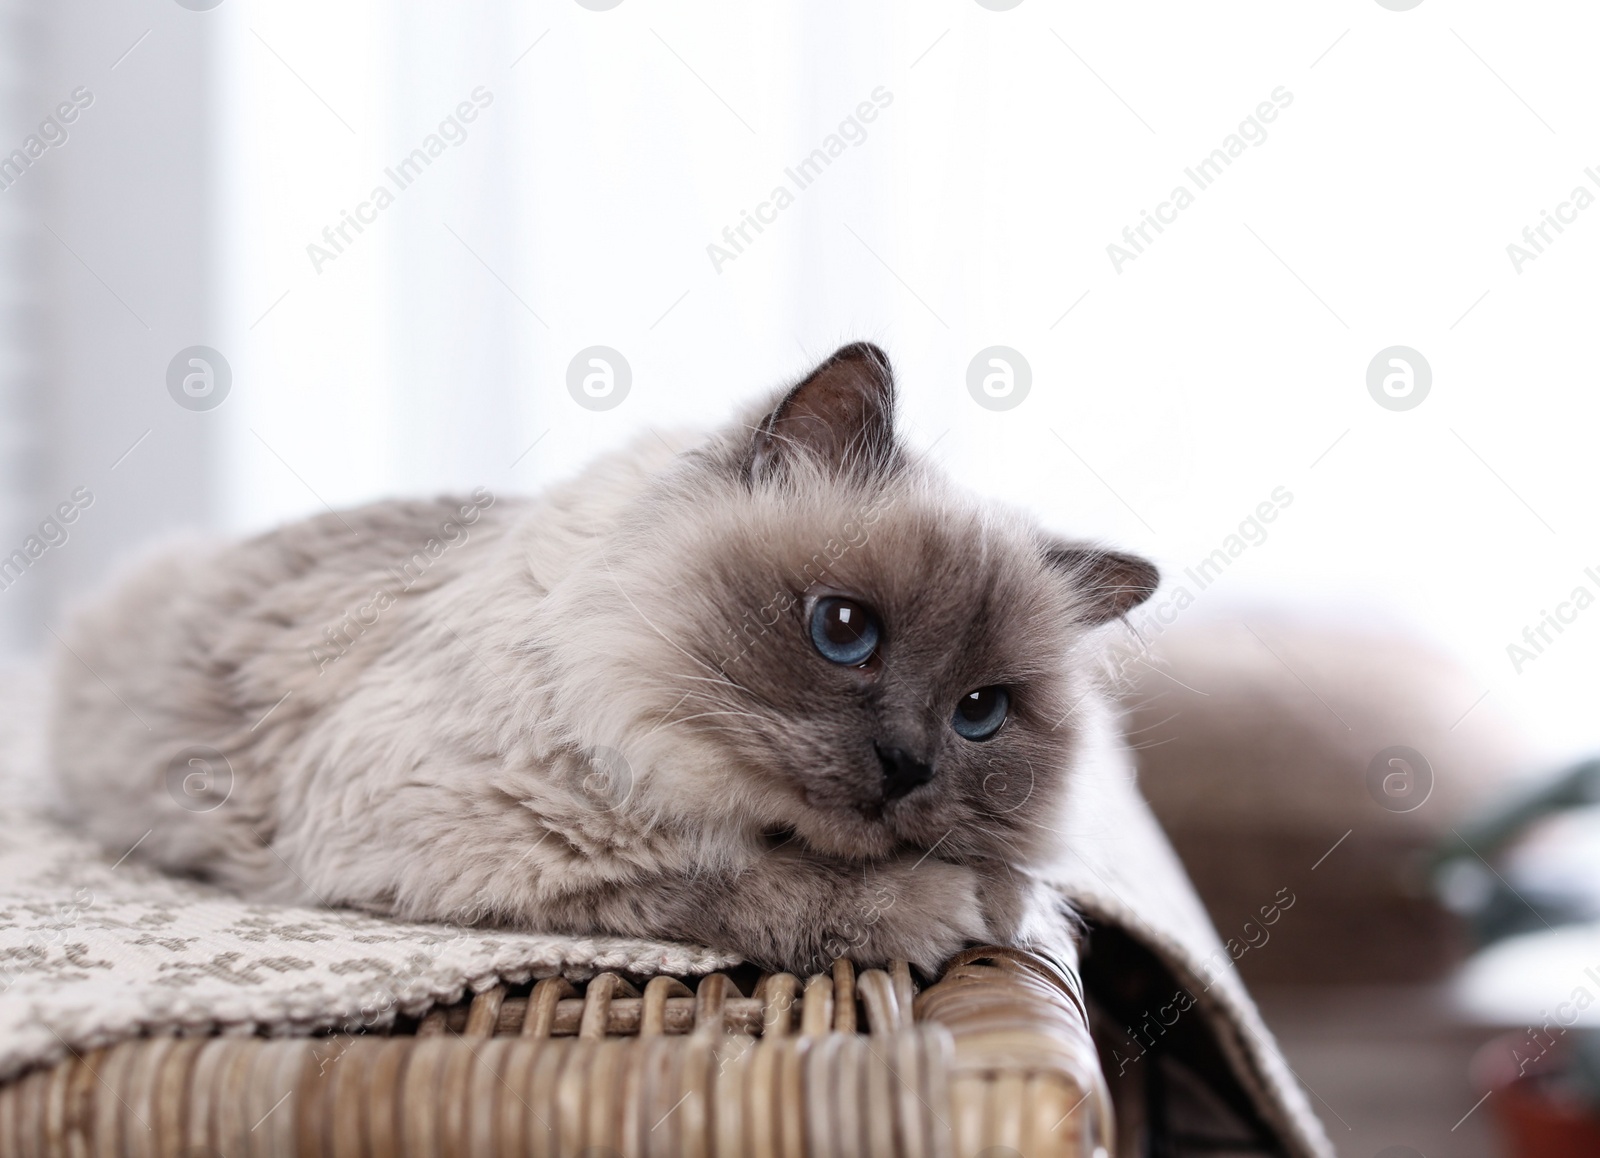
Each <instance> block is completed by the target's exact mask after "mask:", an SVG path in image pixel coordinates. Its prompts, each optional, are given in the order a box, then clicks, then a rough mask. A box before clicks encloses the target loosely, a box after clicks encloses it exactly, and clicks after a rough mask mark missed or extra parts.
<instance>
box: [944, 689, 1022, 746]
mask: <svg viewBox="0 0 1600 1158" xmlns="http://www.w3.org/2000/svg"><path fill="white" fill-rule="evenodd" d="M1010 710H1011V697H1010V696H1009V695H1007V694H1006V689H1005V688H979V689H978V690H977V691H975V692H968V693H967V694H966V695H964V696H962V697H961V699H960V700H959V701H958V702H957V703H956V714H955V715H954V716H952V717H950V726H951V727H952V728H954V729H955V730H956V735H958V736H960V737H961V738H962V739H965V740H987V739H988V738H989V737H990V736H992V735H994V734H995V733H996V732H998V731H999V730H1000V725H1001V724H1003V723H1005V722H1006V713H1007V712H1009V711H1010Z"/></svg>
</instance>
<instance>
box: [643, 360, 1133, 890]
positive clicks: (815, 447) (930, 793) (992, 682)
mask: <svg viewBox="0 0 1600 1158" xmlns="http://www.w3.org/2000/svg"><path fill="white" fill-rule="evenodd" d="M892 406H893V385H892V379H891V377H890V372H889V369H888V364H887V362H886V360H885V359H884V357H883V355H882V354H881V353H880V352H879V351H877V350H875V349H874V348H872V347H868V346H854V347H846V348H845V349H844V350H841V351H840V352H839V353H837V354H835V355H834V356H833V358H831V359H830V360H829V361H828V362H827V363H825V364H824V365H823V366H822V367H821V368H819V369H818V370H817V371H816V372H815V373H813V374H812V375H811V376H810V377H809V378H807V379H806V380H805V381H804V382H802V383H801V384H800V385H798V386H797V387H795V388H794V389H793V390H792V391H790V392H789V393H788V394H787V395H786V396H785V397H784V399H783V400H782V402H780V403H779V404H778V406H777V407H776V408H775V409H774V410H773V411H772V412H771V413H769V414H767V415H766V416H765V418H764V419H763V420H762V421H761V422H760V423H759V424H757V425H756V427H755V428H754V429H753V430H750V429H748V428H746V429H745V430H744V431H743V433H736V434H733V435H730V436H729V437H728V438H727V440H726V441H725V443H723V444H720V445H718V446H716V447H714V448H713V449H711V450H709V451H707V452H705V453H703V454H702V455H701V456H700V458H699V459H698V461H697V462H696V464H695V466H694V467H693V468H692V469H689V470H686V471H685V472H683V473H682V474H681V475H680V476H678V477H677V478H676V479H675V480H674V481H673V482H670V483H668V484H667V485H666V486H665V487H664V488H663V490H662V492H661V493H659V494H658V495H657V496H655V499H654V501H653V503H651V504H650V508H651V510H650V513H649V514H647V516H646V518H645V520H644V522H643V524H642V525H641V526H639V528H638V534H637V538H638V540H640V541H641V542H642V544H643V545H642V546H641V547H640V549H641V550H642V551H643V552H645V553H646V554H648V553H651V552H654V553H655V554H656V556H657V557H658V558H659V559H660V560H661V561H662V564H663V575H664V579H665V581H664V582H663V583H662V584H660V585H659V587H657V588H656V589H655V590H654V591H653V592H652V593H651V596H650V597H649V598H648V600H647V603H645V604H637V606H638V610H639V612H640V614H641V616H642V617H644V618H648V620H649V621H650V623H651V629H652V632H653V633H654V634H655V635H656V636H659V637H660V638H661V639H665V640H668V641H670V643H671V645H672V646H671V648H670V649H661V648H658V649H657V651H658V654H660V655H661V656H662V657H663V659H664V661H665V662H664V664H663V666H664V667H665V668H668V669H670V670H664V671H663V672H662V673H661V679H662V691H661V701H662V702H661V704H660V707H661V710H662V711H663V713H664V715H663V721H664V722H663V723H662V724H661V727H662V728H663V729H667V730H678V729H682V730H685V731H687V732H690V733H692V734H693V735H695V736H696V737H697V738H698V739H699V740H700V741H702V742H704V743H706V744H709V745H711V746H713V747H714V749H715V750H716V751H718V752H719V753H720V754H721V755H722V757H723V760H724V761H725V762H726V763H728V764H729V765H732V766H734V767H736V768H738V769H739V770H740V772H739V775H740V776H741V778H742V781H743V783H741V785H740V787H739V790H738V792H737V793H736V794H735V795H736V796H737V798H738V800H737V805H738V806H740V807H746V808H748V809H749V810H750V812H751V814H752V815H753V816H758V817H759V818H760V821H761V823H762V825H763V826H764V827H765V828H767V829H768V830H770V831H772V832H773V833H774V836H773V839H778V840H782V839H788V836H789V832H791V831H792V833H793V834H794V836H795V837H797V838H798V839H799V840H800V841H802V842H804V843H805V844H806V845H808V846H810V847H812V848H814V849H816V850H817V851H819V852H824V853H827V854H830V855H834V856H843V857H850V858H865V857H875V856H882V855H886V854H888V853H890V852H894V851H897V850H906V849H931V848H935V847H937V848H938V850H939V853H938V855H939V856H941V857H943V858H945V859H965V858H978V857H999V858H1002V859H1012V858H1021V857H1024V856H1026V855H1027V854H1028V852H1029V851H1030V846H1031V845H1032V843H1033V840H1034V838H1035V837H1036V836H1037V830H1036V826H1037V824H1038V823H1039V818H1040V817H1041V815H1043V814H1044V813H1045V812H1046V810H1047V809H1048V806H1049V803H1050V802H1051V801H1053V800H1054V799H1055V797H1056V795H1057V793H1058V791H1059V788H1060V783H1061V780H1062V776H1063V773H1064V770H1065V768H1066V766H1068V765H1069V764H1070V762H1071V760H1072V758H1073V755H1074V749H1075V747H1076V743H1077V738H1078V735H1079V730H1078V723H1079V722H1080V719H1081V710H1082V708H1083V705H1084V701H1085V699H1086V698H1087V697H1089V696H1091V695H1092V694H1093V693H1094V690H1095V688H1094V684H1093V682H1092V679H1093V677H1092V674H1091V667H1090V664H1089V662H1088V657H1087V655H1086V650H1087V649H1086V644H1085V635H1086V633H1088V632H1089V631H1091V630H1092V629H1093V628H1094V627H1095V626H1097V625H1099V624H1102V623H1104V622H1107V621H1108V620H1110V619H1113V618H1115V617H1116V616H1118V615H1120V614H1122V613H1123V612H1124V611H1126V610H1127V609H1129V608H1131V607H1133V606H1135V605H1136V604H1137V603H1139V602H1141V601H1142V600H1143V599H1144V598H1146V597H1147V596H1148V595H1149V594H1150V593H1151V591H1153V590H1154V588H1155V584H1156V581H1157V578H1156V573H1155V569H1154V568H1153V567H1151V566H1150V565H1149V564H1148V563H1145V562H1143V561H1142V560H1138V559H1133V558H1130V557H1128V556H1123V555H1116V554H1113V553H1109V552H1104V551H1099V550H1096V549H1094V548H1089V547H1085V546H1081V545H1070V544H1062V543H1059V542H1054V541H1051V540H1049V539H1047V538H1045V537H1044V536H1042V535H1041V533H1040V532H1039V531H1038V530H1037V529H1036V528H1035V527H1033V526H1032V525H1031V524H1030V523H1029V522H1027V521H1026V520H1024V519H1022V518H1021V517H1019V516H1017V515H1015V514H1013V513H1010V512H1007V511H1004V510H999V509H996V508H993V507H989V506H984V505H981V504H979V503H977V502H976V501H974V500H971V499H968V498H965V497H962V496H960V495H958V494H956V493H954V492H953V491H952V490H951V489H950V488H949V487H947V486H946V485H945V484H944V483H943V482H942V481H941V480H940V479H939V478H938V477H936V476H935V475H934V474H933V473H932V472H931V471H930V470H929V469H928V468H926V467H925V466H923V465H920V464H917V463H914V462H912V461H910V460H909V459H908V457H907V456H906V455H905V454H904V453H903V452H902V450H901V449H900V448H899V446H898V444H897V442H896V441H895V438H894V431H893V416H892ZM657 642H658V643H659V640H658V641H657ZM733 804H734V801H732V800H730V806H732V805H733Z"/></svg>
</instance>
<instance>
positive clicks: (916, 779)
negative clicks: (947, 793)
mask: <svg viewBox="0 0 1600 1158" xmlns="http://www.w3.org/2000/svg"><path fill="white" fill-rule="evenodd" d="M873 747H874V748H876V749H877V751H878V762H879V763H880V764H882V765H883V798H884V799H885V800H898V799H899V798H900V797H902V796H904V795H905V794H906V793H907V792H910V791H911V790H912V789H913V788H915V787H917V785H919V784H926V783H927V782H928V781H929V780H932V779H933V765H932V764H924V763H923V762H922V761H921V760H918V759H917V758H916V757H915V756H913V755H911V754H910V753H909V752H907V751H906V750H905V749H903V748H885V747H884V746H883V745H881V744H874V745H873Z"/></svg>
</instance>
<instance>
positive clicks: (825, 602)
mask: <svg viewBox="0 0 1600 1158" xmlns="http://www.w3.org/2000/svg"><path fill="white" fill-rule="evenodd" d="M879 635H880V631H879V628H878V617H877V616H876V615H874V614H872V612H871V611H870V610H868V609H867V608H866V607H864V606H863V605H861V604H860V603H857V602H856V601H855V600H853V599H840V598H837V597H834V598H829V599H819V600H818V601H817V605H816V607H815V608H813V609H812V611H811V643H812V646H814V647H815V648H816V649H817V651H818V652H820V653H821V655H822V658H823V659H826V660H828V661H830V662H832V663H837V664H843V665H846V666H848V667H860V666H861V665H862V664H864V663H866V662H867V661H868V660H869V659H871V658H872V653H873V652H874V651H876V650H877V649H878V638H879Z"/></svg>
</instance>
